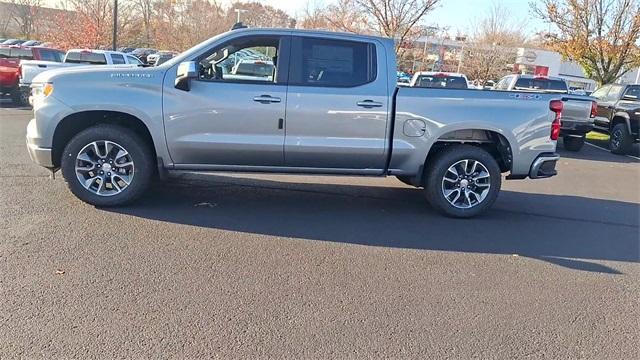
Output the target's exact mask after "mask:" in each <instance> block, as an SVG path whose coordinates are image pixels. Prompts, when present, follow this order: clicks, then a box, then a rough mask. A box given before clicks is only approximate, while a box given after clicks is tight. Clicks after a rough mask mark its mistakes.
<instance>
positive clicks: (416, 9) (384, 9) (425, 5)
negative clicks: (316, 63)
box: [301, 0, 441, 53]
mask: <svg viewBox="0 0 640 360" xmlns="http://www.w3.org/2000/svg"><path fill="white" fill-rule="evenodd" d="M440 1H441V0H339V1H338V2H337V3H336V4H334V5H330V6H327V7H326V8H325V9H324V11H322V10H318V8H317V7H316V8H315V9H313V8H310V7H311V6H310V5H308V6H307V11H306V13H305V16H304V17H303V20H302V23H301V25H302V26H303V27H306V28H327V29H330V30H341V31H349V32H356V33H370V34H378V35H382V36H386V37H390V38H393V39H394V40H395V41H396V52H398V53H400V52H402V51H403V45H405V44H406V43H409V42H411V40H413V38H415V37H417V36H418V35H419V34H420V31H417V30H418V25H419V24H420V21H421V20H423V19H424V17H425V16H426V15H427V14H428V13H429V12H430V11H432V10H434V9H435V8H436V6H437V5H438V4H439V3H440Z"/></svg>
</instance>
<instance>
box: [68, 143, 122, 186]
mask: <svg viewBox="0 0 640 360" xmlns="http://www.w3.org/2000/svg"><path fill="white" fill-rule="evenodd" d="M133 175H134V165H133V159H132V158H131V155H129V152H128V151H127V150H126V149H125V148H124V147H122V146H121V145H119V144H116V143H114V142H113V141H107V140H98V141H94V142H92V143H89V144H87V145H86V146H85V147H83V148H82V150H80V152H79V153H78V156H77V157H76V177H77V178H78V181H79V182H80V185H82V186H83V187H84V188H85V189H87V190H89V191H90V192H92V193H94V194H96V195H99V196H113V195H117V194H119V193H121V192H122V191H123V190H124V189H126V188H127V187H128V186H129V184H131V181H132V180H133Z"/></svg>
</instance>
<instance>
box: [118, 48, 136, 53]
mask: <svg viewBox="0 0 640 360" xmlns="http://www.w3.org/2000/svg"><path fill="white" fill-rule="evenodd" d="M135 49H136V48H134V47H121V48H118V51H120V52H123V53H130V52H132V51H133V50H135Z"/></svg>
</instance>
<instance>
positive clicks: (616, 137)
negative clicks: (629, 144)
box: [611, 129, 624, 149]
mask: <svg viewBox="0 0 640 360" xmlns="http://www.w3.org/2000/svg"><path fill="white" fill-rule="evenodd" d="M623 139H624V134H623V133H622V130H620V129H616V131H614V132H613V134H611V147H612V148H613V149H619V148H620V144H622V140H623Z"/></svg>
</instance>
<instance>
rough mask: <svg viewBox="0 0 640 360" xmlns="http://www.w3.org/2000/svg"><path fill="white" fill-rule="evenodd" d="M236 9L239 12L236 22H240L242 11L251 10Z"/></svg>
mask: <svg viewBox="0 0 640 360" xmlns="http://www.w3.org/2000/svg"><path fill="white" fill-rule="evenodd" d="M234 11H235V12H236V14H238V17H237V20H236V23H239V22H240V14H242V13H246V12H247V11H249V10H245V9H235V10H234Z"/></svg>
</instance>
